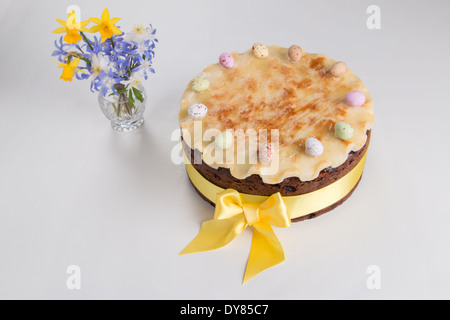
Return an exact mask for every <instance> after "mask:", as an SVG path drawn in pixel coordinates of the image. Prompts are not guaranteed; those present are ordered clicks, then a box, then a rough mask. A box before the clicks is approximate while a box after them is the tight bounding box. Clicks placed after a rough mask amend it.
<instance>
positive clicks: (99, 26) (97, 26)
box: [89, 25, 102, 33]
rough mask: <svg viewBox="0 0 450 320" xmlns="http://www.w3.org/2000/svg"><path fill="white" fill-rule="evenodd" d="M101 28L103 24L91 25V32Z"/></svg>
mask: <svg viewBox="0 0 450 320" xmlns="http://www.w3.org/2000/svg"><path fill="white" fill-rule="evenodd" d="M101 28H102V26H101V25H96V26H93V27H91V28H90V29H89V32H91V33H95V32H98V31H100V29H101Z"/></svg>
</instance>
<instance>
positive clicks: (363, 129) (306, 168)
mask: <svg viewBox="0 0 450 320" xmlns="http://www.w3.org/2000/svg"><path fill="white" fill-rule="evenodd" d="M373 122H374V115H373V100H372V98H371V96H370V94H369V91H368V89H367V88H366V86H365V85H364V83H363V82H362V81H361V79H360V78H358V77H357V76H356V75H355V74H354V73H353V72H352V71H351V70H349V69H348V67H347V65H346V63H344V62H342V61H334V60H333V59H332V58H330V57H328V56H326V55H323V54H314V53H307V52H305V51H303V50H302V48H301V47H299V46H297V45H293V46H291V47H290V48H282V47H279V46H265V45H263V44H261V43H256V44H254V45H253V47H252V49H250V50H248V51H246V52H244V53H236V52H231V53H223V54H222V55H220V57H219V59H218V62H217V63H214V64H212V65H210V66H208V67H206V68H205V69H204V70H203V71H202V72H201V73H200V74H198V75H197V76H196V77H195V78H194V79H192V81H191V82H190V83H189V85H188V86H187V88H186V90H185V92H184V94H183V96H182V98H181V108H180V112H179V125H180V128H181V139H182V144H183V149H184V154H185V161H186V163H187V164H189V165H191V166H192V168H193V169H192V170H193V171H192V172H194V173H195V175H199V176H201V177H202V178H201V179H205V180H206V181H208V182H209V183H210V184H211V188H213V187H214V188H215V187H217V188H218V190H222V189H234V190H236V191H238V192H239V193H242V194H247V195H255V196H270V195H272V194H275V193H280V194H281V196H283V197H284V198H286V199H288V198H290V197H295V196H300V195H306V196H309V197H310V198H312V197H314V195H315V194H317V191H319V190H322V191H325V190H327V188H328V189H330V188H329V187H330V186H333V185H335V183H336V182H338V181H341V180H343V179H344V178H345V177H347V176H349V175H350V174H352V173H354V171H355V170H356V169H357V166H358V165H359V166H360V167H361V168H358V170H360V173H359V175H358V176H357V179H356V181H357V182H356V183H354V185H351V186H350V188H349V189H346V191H345V194H339V195H336V197H330V196H329V194H330V193H329V194H328V196H327V197H328V199H329V201H330V202H331V203H326V204H325V205H322V206H312V207H311V209H305V210H300V211H298V210H295V211H296V212H289V215H290V218H291V220H292V221H301V220H304V219H307V218H312V217H315V216H318V215H320V214H323V213H325V212H328V211H330V210H332V209H333V208H335V207H336V206H338V205H340V204H341V203H342V202H344V201H345V200H346V199H347V198H348V197H349V196H350V195H351V194H352V192H353V191H354V189H355V188H356V186H357V185H358V182H359V179H360V178H361V175H362V167H363V165H364V164H363V162H364V161H365V156H366V153H367V148H368V145H369V141H370V136H371V129H372V126H373ZM354 169H355V170H354ZM192 176H193V175H192V174H191V175H190V178H191V182H193V185H194V187H195V188H196V189H197V191H199V193H200V195H201V196H202V197H203V198H204V199H205V200H207V201H208V202H210V203H211V204H214V199H213V197H212V196H207V195H206V193H205V192H202V191H201V190H199V188H198V184H197V185H196V183H194V180H193V178H192ZM341 189H342V188H341ZM330 192H331V191H330ZM334 193H336V192H334ZM323 194H324V193H323ZM322 197H323V196H322ZM308 210H309V211H308Z"/></svg>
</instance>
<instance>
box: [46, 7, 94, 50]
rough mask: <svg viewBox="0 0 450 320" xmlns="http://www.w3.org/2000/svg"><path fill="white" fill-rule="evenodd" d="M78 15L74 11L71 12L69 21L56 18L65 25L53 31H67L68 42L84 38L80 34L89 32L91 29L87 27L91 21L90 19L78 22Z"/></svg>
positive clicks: (66, 38)
mask: <svg viewBox="0 0 450 320" xmlns="http://www.w3.org/2000/svg"><path fill="white" fill-rule="evenodd" d="M76 18H77V17H76V15H75V12H74V11H72V12H70V13H69V15H68V17H67V21H64V20H61V19H56V21H58V22H59V23H60V24H61V25H63V27H60V28H57V29H55V30H54V31H53V33H64V32H66V33H67V34H66V36H65V37H64V41H66V42H68V43H77V42H78V41H80V40H81V39H82V37H81V35H80V31H81V32H88V31H89V30H88V29H87V28H85V27H86V25H87V24H88V23H89V20H86V21H82V22H76V20H77V19H76Z"/></svg>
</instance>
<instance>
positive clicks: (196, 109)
mask: <svg viewBox="0 0 450 320" xmlns="http://www.w3.org/2000/svg"><path fill="white" fill-rule="evenodd" d="M207 112H208V107H207V106H205V105H204V104H201V103H194V104H192V105H190V106H189V108H188V114H189V116H190V117H191V118H192V119H194V120H200V119H203V118H204V117H205V116H206V113H207Z"/></svg>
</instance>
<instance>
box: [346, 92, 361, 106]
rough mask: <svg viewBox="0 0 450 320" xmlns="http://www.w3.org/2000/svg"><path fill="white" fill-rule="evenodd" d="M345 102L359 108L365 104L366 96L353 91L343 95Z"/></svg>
mask: <svg viewBox="0 0 450 320" xmlns="http://www.w3.org/2000/svg"><path fill="white" fill-rule="evenodd" d="M345 101H346V102H347V103H348V104H349V105H351V106H352V107H360V106H362V105H363V104H364V103H365V102H366V96H365V95H364V93H362V92H361V91H358V90H354V91H350V92H349V93H347V94H346V95H345Z"/></svg>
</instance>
